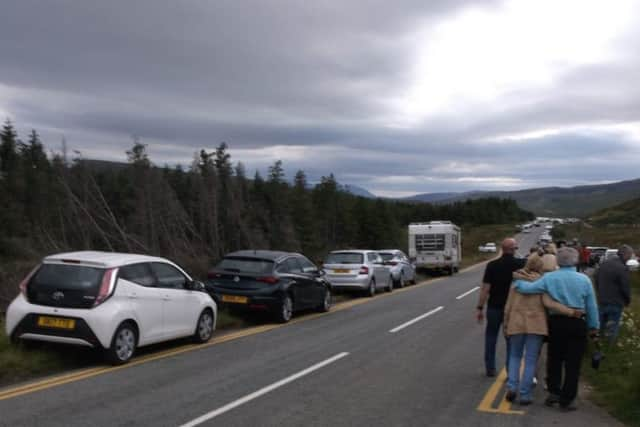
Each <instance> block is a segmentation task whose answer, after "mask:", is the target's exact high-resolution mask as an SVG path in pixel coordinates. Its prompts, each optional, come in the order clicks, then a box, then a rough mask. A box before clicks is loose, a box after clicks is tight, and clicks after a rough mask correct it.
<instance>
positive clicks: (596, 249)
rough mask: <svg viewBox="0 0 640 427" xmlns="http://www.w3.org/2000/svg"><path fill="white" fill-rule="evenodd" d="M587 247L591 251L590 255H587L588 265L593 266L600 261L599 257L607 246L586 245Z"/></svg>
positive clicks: (605, 250)
mask: <svg viewBox="0 0 640 427" xmlns="http://www.w3.org/2000/svg"><path fill="white" fill-rule="evenodd" d="M587 249H589V250H590V251H591V255H589V267H593V266H595V265H597V264H598V263H599V262H600V258H601V257H602V256H603V255H604V254H605V253H606V252H607V250H608V249H609V248H607V247H604V246H587Z"/></svg>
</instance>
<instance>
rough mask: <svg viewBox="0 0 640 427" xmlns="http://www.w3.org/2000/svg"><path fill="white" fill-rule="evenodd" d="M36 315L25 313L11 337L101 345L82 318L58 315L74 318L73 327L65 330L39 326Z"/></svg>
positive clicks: (91, 345)
mask: <svg viewBox="0 0 640 427" xmlns="http://www.w3.org/2000/svg"><path fill="white" fill-rule="evenodd" d="M38 316H39V314H36V313H29V314H27V315H26V316H25V317H24V318H23V319H22V320H21V321H20V322H19V323H18V325H17V326H16V327H15V329H14V330H13V333H12V337H13V338H19V339H28V340H38V341H49V342H57V343H63V344H75V345H84V346H87V347H102V345H101V344H100V341H99V340H98V337H96V334H95V333H94V332H93V330H92V329H91V328H90V327H89V325H88V324H87V322H85V321H84V320H83V319H80V318H77V317H69V316H60V317H63V318H65V319H73V320H75V323H76V326H75V328H74V329H73V330H65V329H53V328H46V327H42V326H39V325H38Z"/></svg>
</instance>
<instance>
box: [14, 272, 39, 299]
mask: <svg viewBox="0 0 640 427" xmlns="http://www.w3.org/2000/svg"><path fill="white" fill-rule="evenodd" d="M39 268H40V266H39V265H38V266H37V267H36V268H34V269H33V270H31V272H30V273H29V274H27V277H25V278H24V279H22V282H20V285H18V287H19V288H20V293H21V294H22V295H24V297H25V298H26V297H27V286H28V285H29V282H30V281H31V278H32V277H33V276H34V275H35V274H36V272H37V271H38V269H39Z"/></svg>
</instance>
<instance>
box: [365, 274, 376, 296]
mask: <svg viewBox="0 0 640 427" xmlns="http://www.w3.org/2000/svg"><path fill="white" fill-rule="evenodd" d="M375 295H376V279H374V278H372V279H371V281H370V282H369V287H368V288H367V290H366V291H365V296H367V297H369V298H372V297H374V296H375Z"/></svg>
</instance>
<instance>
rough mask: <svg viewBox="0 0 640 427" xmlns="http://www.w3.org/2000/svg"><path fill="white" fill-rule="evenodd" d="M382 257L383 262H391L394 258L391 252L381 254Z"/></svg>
mask: <svg viewBox="0 0 640 427" xmlns="http://www.w3.org/2000/svg"><path fill="white" fill-rule="evenodd" d="M380 256H381V257H382V260H383V261H391V260H392V259H393V258H394V256H393V254H392V253H389V252H380Z"/></svg>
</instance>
